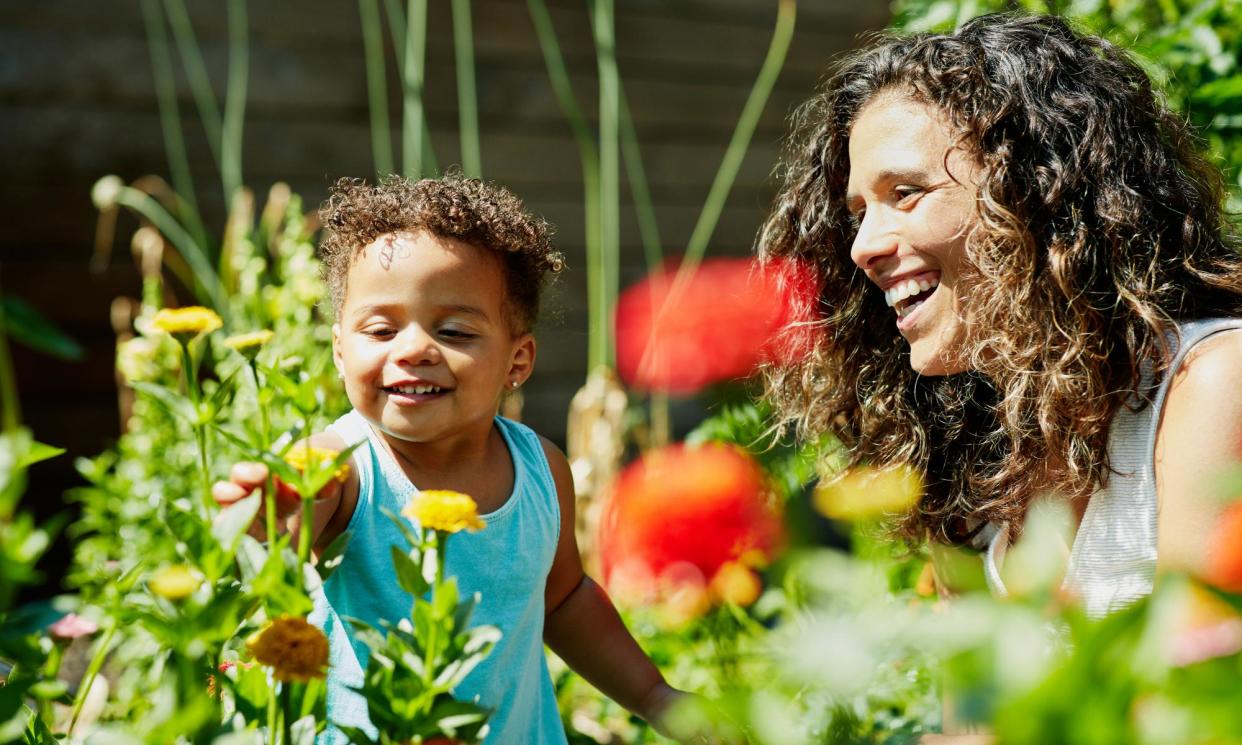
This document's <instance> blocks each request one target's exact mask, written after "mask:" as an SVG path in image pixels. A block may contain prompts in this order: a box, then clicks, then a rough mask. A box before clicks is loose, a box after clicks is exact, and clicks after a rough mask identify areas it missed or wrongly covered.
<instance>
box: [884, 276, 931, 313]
mask: <svg viewBox="0 0 1242 745" xmlns="http://www.w3.org/2000/svg"><path fill="white" fill-rule="evenodd" d="M939 286H940V278H939V277H935V278H931V279H919V280H914V279H908V280H906V281H905V282H899V283H897V284H896V285H894V286H892V287H890V288H888V289H887V290H885V291H884V302H885V303H887V304H888V307H890V308H892V309H894V310H896V311H897V317H898V318H905V317H906V316H908V315H910V313H912V312H914V309H915V308H917V307H919V306H920V305H922V304H923V301H925V300H927V298H928V297H930V294H929V293H930V292H931V291H932V290H935V289H936V288H937V287H939ZM916 296H917V297H916Z"/></svg>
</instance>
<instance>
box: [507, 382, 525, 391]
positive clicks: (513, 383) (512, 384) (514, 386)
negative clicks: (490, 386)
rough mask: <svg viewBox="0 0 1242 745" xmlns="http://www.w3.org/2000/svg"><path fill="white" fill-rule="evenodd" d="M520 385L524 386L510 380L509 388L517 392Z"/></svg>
mask: <svg viewBox="0 0 1242 745" xmlns="http://www.w3.org/2000/svg"><path fill="white" fill-rule="evenodd" d="M520 385H522V384H521V383H519V382H517V381H516V380H510V381H509V387H510V388H512V389H513V390H515V391H516V390H517V389H518V387H519V386H520Z"/></svg>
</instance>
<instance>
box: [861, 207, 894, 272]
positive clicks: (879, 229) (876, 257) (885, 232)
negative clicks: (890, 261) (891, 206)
mask: <svg viewBox="0 0 1242 745" xmlns="http://www.w3.org/2000/svg"><path fill="white" fill-rule="evenodd" d="M896 252H897V239H896V236H895V235H894V234H893V231H892V229H891V226H889V225H886V224H884V221H883V220H881V219H880V217H879V216H878V215H874V214H873V213H871V212H868V213H864V214H863V216H862V219H861V221H860V222H859V225H858V232H857V233H856V234H855V235H854V243H853V244H852V245H851V246H850V259H852V260H853V262H854V263H855V264H857V265H858V268H860V269H862V270H863V271H869V270H871V269H872V268H874V267H875V265H876V264H877V263H879V262H880V261H882V260H883V259H885V258H886V257H889V256H892V255H894V254H895V253H896Z"/></svg>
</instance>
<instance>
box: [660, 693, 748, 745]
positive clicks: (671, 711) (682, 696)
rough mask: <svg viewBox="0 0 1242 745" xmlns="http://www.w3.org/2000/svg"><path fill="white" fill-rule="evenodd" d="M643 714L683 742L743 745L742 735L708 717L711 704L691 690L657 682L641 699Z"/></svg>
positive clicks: (696, 744) (661, 730)
mask: <svg viewBox="0 0 1242 745" xmlns="http://www.w3.org/2000/svg"><path fill="white" fill-rule="evenodd" d="M643 703H644V705H643V711H642V716H643V718H644V719H646V720H647V723H648V724H650V725H651V728H652V729H654V730H655V731H656V732H658V733H660V734H661V735H663V736H664V737H667V738H669V739H671V740H675V741H677V742H680V743H685V744H686V745H744V743H745V742H746V740H745V738H744V737H742V736H741V734H740V733H738V732H736V731H734V730H733V728H730V727H722V726H720V725H719V724H718V723H717V722H716V721H714V718H713V717H711V716H710V711H711V708H712V706H711V703H710V702H709V701H708V700H707V699H704V698H702V697H701V696H696V695H695V694H693V693H686V692H685V691H679V690H677V689H676V688H673V687H672V686H670V685H667V684H660V685H659V686H657V687H656V689H655V690H653V691H652V692H651V693H650V694H648V696H647V699H646V701H644V702H643Z"/></svg>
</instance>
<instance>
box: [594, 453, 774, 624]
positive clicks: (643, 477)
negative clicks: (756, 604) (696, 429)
mask: <svg viewBox="0 0 1242 745" xmlns="http://www.w3.org/2000/svg"><path fill="white" fill-rule="evenodd" d="M599 530H600V534H599V544H598V545H599V550H600V562H601V566H602V569H603V575H604V582H605V584H606V585H607V586H608V587H609V588H610V589H611V590H613V591H614V592H616V593H618V594H619V595H622V596H628V597H626V598H625V599H627V600H630V601H647V602H649V601H651V600H654V599H656V597H657V596H659V595H665V594H667V593H668V592H670V591H675V590H677V589H679V588H682V587H684V586H686V585H697V586H699V587H702V588H705V589H706V588H708V587H710V586H711V584H712V582H713V580H715V579H716V577H717V576H718V574H719V573H720V572H721V570H722V569H725V570H726V571H729V570H730V567H732V568H733V571H735V570H736V566H737V565H738V564H741V565H745V566H749V567H753V566H757V565H760V564H763V563H766V562H767V561H769V560H770V559H771V558H772V555H773V553H774V552H775V551H776V550H777V548H778V547H779V545H780V543H781V532H782V531H781V521H780V518H779V516H778V515H777V513H776V511H775V510H774V509H773V507H772V504H771V502H770V500H769V493H768V489H767V484H766V482H765V478H764V474H763V471H762V469H761V468H760V467H759V464H758V463H756V462H755V461H754V459H753V458H751V457H750V456H748V455H747V454H746V453H744V452H743V451H741V450H739V449H738V448H735V447H732V446H729V445H721V444H709V445H703V446H700V447H687V446H684V445H675V446H672V447H668V448H664V449H661V450H657V451H653V452H651V453H648V454H647V455H646V456H644V457H643V458H642V460H640V461H638V462H636V463H633V464H631V465H630V466H629V467H627V468H626V469H625V470H624V471H623V472H622V473H621V475H620V476H619V477H618V478H617V481H616V483H615V485H614V488H613V490H612V492H611V494H610V496H609V498H608V501H607V502H606V504H605V505H604V511H603V517H602V518H601V520H600V529H599ZM732 579H736V577H732ZM730 584H732V583H730Z"/></svg>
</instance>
